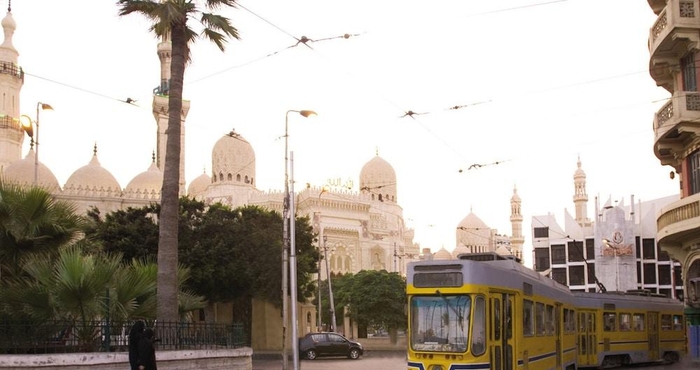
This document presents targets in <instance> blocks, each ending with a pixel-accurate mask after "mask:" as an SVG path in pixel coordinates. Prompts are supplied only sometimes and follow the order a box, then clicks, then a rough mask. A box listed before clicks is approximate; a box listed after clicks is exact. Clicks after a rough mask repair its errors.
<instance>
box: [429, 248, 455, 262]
mask: <svg viewBox="0 0 700 370" xmlns="http://www.w3.org/2000/svg"><path fill="white" fill-rule="evenodd" d="M433 259H434V260H451V259H452V253H450V252H448V251H447V249H445V247H442V248H440V250H439V251H437V252H435V254H434V255H433Z"/></svg>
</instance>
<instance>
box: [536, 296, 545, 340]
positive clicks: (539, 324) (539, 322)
mask: <svg viewBox="0 0 700 370" xmlns="http://www.w3.org/2000/svg"><path fill="white" fill-rule="evenodd" d="M544 328H545V325H544V303H541V302H537V303H536V304H535V330H536V331H537V336H540V335H544V333H545V329H544Z"/></svg>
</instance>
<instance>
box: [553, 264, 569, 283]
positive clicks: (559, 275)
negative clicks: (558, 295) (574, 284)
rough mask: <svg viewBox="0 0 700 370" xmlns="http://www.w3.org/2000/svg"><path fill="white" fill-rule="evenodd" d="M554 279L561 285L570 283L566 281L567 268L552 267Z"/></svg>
mask: <svg viewBox="0 0 700 370" xmlns="http://www.w3.org/2000/svg"><path fill="white" fill-rule="evenodd" d="M552 280H554V281H556V282H557V283H559V284H561V285H568V283H567V281H566V268H557V269H552Z"/></svg>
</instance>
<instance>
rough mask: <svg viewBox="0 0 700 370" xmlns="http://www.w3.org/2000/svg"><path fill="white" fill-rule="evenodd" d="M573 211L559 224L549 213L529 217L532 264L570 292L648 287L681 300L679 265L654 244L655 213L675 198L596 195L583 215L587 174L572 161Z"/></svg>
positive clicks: (585, 203)
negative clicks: (620, 198) (625, 198)
mask: <svg viewBox="0 0 700 370" xmlns="http://www.w3.org/2000/svg"><path fill="white" fill-rule="evenodd" d="M577 166H578V167H577V169H576V171H575V173H574V196H573V200H574V209H575V214H574V215H572V214H570V213H569V212H568V211H565V214H564V224H563V226H562V225H560V224H559V223H557V221H556V219H555V217H554V215H552V214H548V215H543V216H533V217H532V224H531V226H532V241H533V242H532V244H533V268H534V269H535V271H537V272H539V273H541V274H543V275H547V276H550V277H551V278H552V279H554V280H556V281H558V282H559V283H561V284H564V285H566V286H568V287H569V288H570V289H571V290H573V291H622V292H624V291H628V290H647V291H649V292H651V293H656V294H663V295H666V296H668V297H674V298H678V299H683V291H684V289H683V282H682V280H681V263H680V262H679V261H677V260H673V259H672V258H671V256H670V255H669V253H667V252H665V251H664V250H662V248H661V247H660V244H659V243H657V240H656V237H657V230H656V214H657V212H658V211H659V210H660V209H661V208H662V207H664V206H667V205H668V204H671V203H673V202H674V201H676V200H678V196H675V195H673V196H668V197H664V198H660V199H655V200H650V201H643V202H642V201H639V202H637V203H635V201H634V196H631V197H630V204H629V205H628V206H627V205H625V202H624V201H619V202H613V201H612V200H611V199H608V200H607V201H606V202H605V203H604V204H603V205H602V206H601V205H600V204H599V201H598V199H597V198H596V202H595V218H594V219H593V220H591V219H589V218H588V215H587V208H588V204H587V202H588V196H587V195H586V185H585V181H586V174H585V172H584V171H583V169H582V168H581V161H580V159H579V161H578V163H577Z"/></svg>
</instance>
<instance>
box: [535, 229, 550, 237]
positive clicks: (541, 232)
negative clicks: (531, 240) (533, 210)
mask: <svg viewBox="0 0 700 370" xmlns="http://www.w3.org/2000/svg"><path fill="white" fill-rule="evenodd" d="M535 238H549V227H536V228H535Z"/></svg>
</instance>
